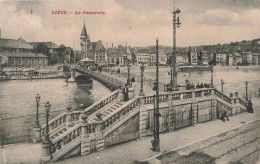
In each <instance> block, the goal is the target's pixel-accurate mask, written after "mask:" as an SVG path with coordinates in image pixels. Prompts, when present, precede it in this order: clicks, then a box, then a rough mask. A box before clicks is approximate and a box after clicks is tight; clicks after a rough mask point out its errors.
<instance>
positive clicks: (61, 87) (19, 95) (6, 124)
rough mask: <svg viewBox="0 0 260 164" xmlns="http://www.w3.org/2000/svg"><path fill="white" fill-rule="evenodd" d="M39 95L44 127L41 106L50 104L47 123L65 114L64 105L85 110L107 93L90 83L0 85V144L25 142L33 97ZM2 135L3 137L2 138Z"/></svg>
mask: <svg viewBox="0 0 260 164" xmlns="http://www.w3.org/2000/svg"><path fill="white" fill-rule="evenodd" d="M38 93H39V94H40V96H41V99H40V107H39V113H40V114H39V120H40V124H41V125H42V124H44V123H45V108H44V103H46V102H47V101H49V102H50V104H51V109H50V119H52V118H54V117H56V116H57V115H59V114H60V113H62V112H64V111H65V110H66V106H67V105H71V106H72V107H78V105H79V104H80V103H83V104H84V105H85V107H88V106H90V105H91V104H92V103H93V102H95V101H97V100H99V99H101V98H102V97H104V96H106V95H107V94H109V93H110V91H109V90H108V89H107V88H105V87H104V86H103V85H102V84H100V83H99V82H97V81H95V80H93V81H92V83H91V84H88V85H87V86H85V87H77V86H76V83H68V82H65V80H64V79H42V80H10V81H1V82H0V144H1V141H2V142H4V144H9V143H17V142H27V141H28V140H29V133H30V136H31V135H32V129H33V126H34V125H35V113H36V102H35V95H36V94H38ZM1 134H2V135H1Z"/></svg>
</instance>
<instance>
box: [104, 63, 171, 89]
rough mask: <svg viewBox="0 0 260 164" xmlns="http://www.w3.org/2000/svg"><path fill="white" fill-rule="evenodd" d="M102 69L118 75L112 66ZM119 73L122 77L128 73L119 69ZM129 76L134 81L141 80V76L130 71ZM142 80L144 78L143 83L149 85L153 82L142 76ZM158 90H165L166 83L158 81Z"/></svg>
mask: <svg viewBox="0 0 260 164" xmlns="http://www.w3.org/2000/svg"><path fill="white" fill-rule="evenodd" d="M104 71H105V72H108V73H111V74H113V75H118V73H117V71H116V70H114V69H112V68H104ZM119 75H120V76H122V77H125V78H127V76H128V73H127V72H123V71H120V73H119ZM129 76H130V78H132V77H134V78H135V81H136V82H141V76H140V75H137V74H134V73H130V74H129ZM143 80H144V84H145V85H147V86H149V87H153V82H154V80H153V79H150V78H147V77H144V78H143ZM159 91H161V92H166V91H167V89H166V85H165V84H164V83H162V82H159Z"/></svg>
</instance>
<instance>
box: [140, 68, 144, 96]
mask: <svg viewBox="0 0 260 164" xmlns="http://www.w3.org/2000/svg"><path fill="white" fill-rule="evenodd" d="M140 68H141V88H140V93H139V96H144V89H143V87H144V84H143V83H144V68H145V67H144V63H142V65H141V66H140Z"/></svg>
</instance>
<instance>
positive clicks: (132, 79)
mask: <svg viewBox="0 0 260 164" xmlns="http://www.w3.org/2000/svg"><path fill="white" fill-rule="evenodd" d="M130 86H131V87H132V86H134V87H135V77H134V76H133V77H132V78H131V79H130Z"/></svg>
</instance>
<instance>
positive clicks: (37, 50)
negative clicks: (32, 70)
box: [32, 43, 53, 64]
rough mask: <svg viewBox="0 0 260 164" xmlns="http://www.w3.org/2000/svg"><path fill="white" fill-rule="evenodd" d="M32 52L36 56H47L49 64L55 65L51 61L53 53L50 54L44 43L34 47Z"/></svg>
mask: <svg viewBox="0 0 260 164" xmlns="http://www.w3.org/2000/svg"><path fill="white" fill-rule="evenodd" d="M32 52H33V53H36V54H37V53H42V54H44V55H46V56H47V57H48V61H49V63H50V64H53V63H52V60H51V57H52V56H51V53H50V52H49V47H47V46H46V45H45V44H43V43H40V44H38V45H37V46H36V47H34V49H33V51H32Z"/></svg>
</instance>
